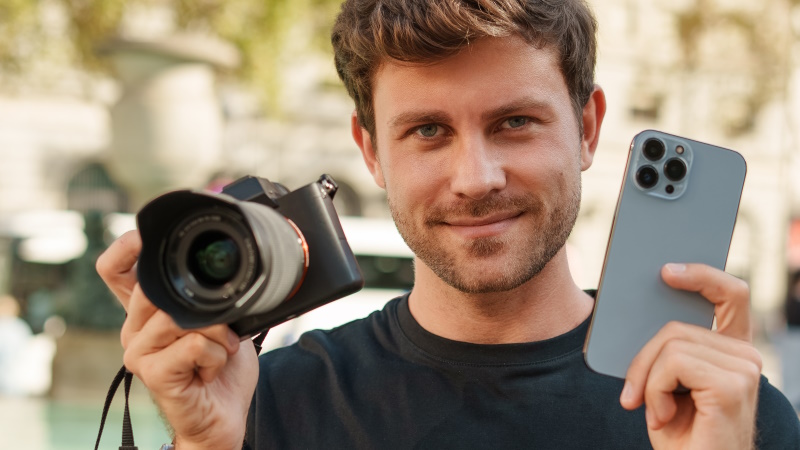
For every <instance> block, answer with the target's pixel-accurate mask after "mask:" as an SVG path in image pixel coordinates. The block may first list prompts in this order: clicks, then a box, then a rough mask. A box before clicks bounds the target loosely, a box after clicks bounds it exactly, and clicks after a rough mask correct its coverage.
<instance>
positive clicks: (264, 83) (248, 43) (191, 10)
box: [0, 0, 341, 98]
mask: <svg viewBox="0 0 800 450" xmlns="http://www.w3.org/2000/svg"><path fill="white" fill-rule="evenodd" d="M340 3H341V0H2V1H0V70H3V71H6V72H15V73H20V72H24V70H25V67H26V65H27V63H28V62H29V61H31V59H32V58H37V57H40V56H41V54H42V53H45V52H44V50H46V47H47V46H48V45H53V44H55V43H56V42H57V43H59V44H63V40H64V38H67V40H68V42H69V43H70V45H71V47H72V50H73V51H72V52H71V54H72V59H73V61H72V62H73V63H74V64H75V66H76V67H79V68H83V69H86V70H90V71H101V72H102V71H108V70H109V65H108V62H107V61H106V60H104V59H103V58H102V57H101V56H99V55H98V53H97V48H98V47H99V46H101V45H102V44H103V42H105V41H107V40H109V39H110V38H112V37H115V36H116V35H117V33H118V32H119V28H120V24H121V22H122V20H123V18H124V16H125V14H126V11H128V10H129V9H131V8H134V7H139V8H147V7H152V8H166V9H168V10H171V11H172V13H173V16H174V21H175V23H174V25H175V28H176V30H179V31H197V32H206V33H210V34H213V35H216V36H218V37H220V38H222V39H224V40H227V41H229V42H230V43H232V44H233V45H235V46H236V47H237V48H238V49H239V51H240V52H241V55H242V65H241V67H239V68H238V69H237V70H236V72H235V73H234V74H233V75H234V76H236V77H238V78H240V79H241V80H243V81H245V82H247V83H250V84H251V85H252V86H254V87H255V88H256V89H257V90H260V91H262V92H263V93H264V94H265V97H268V98H269V97H274V95H273V94H274V93H275V92H276V90H277V87H278V84H279V77H278V74H279V73H280V68H281V66H282V65H283V64H285V63H286V61H287V60H289V59H290V58H292V56H293V55H295V54H297V52H302V51H308V50H316V51H329V48H330V43H329V36H330V27H331V25H332V23H333V20H334V18H335V15H336V13H337V12H338V10H339V5H340ZM48 14H49V15H52V14H55V15H61V16H65V17H66V20H67V27H66V33H67V36H54V35H53V34H52V33H50V32H49V30H48V28H47V26H46V25H45V24H44V23H45V22H46V20H45V17H46V16H48Z"/></svg>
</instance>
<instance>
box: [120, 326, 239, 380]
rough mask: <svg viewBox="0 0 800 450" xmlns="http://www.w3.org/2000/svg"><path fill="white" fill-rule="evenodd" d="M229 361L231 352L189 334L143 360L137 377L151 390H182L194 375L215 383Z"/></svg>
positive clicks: (210, 341) (197, 334)
mask: <svg viewBox="0 0 800 450" xmlns="http://www.w3.org/2000/svg"><path fill="white" fill-rule="evenodd" d="M227 362H228V352H227V351H226V349H225V348H224V347H222V346H220V345H219V344H217V343H216V342H214V341H212V340H210V339H208V338H206V337H205V336H203V335H202V334H200V333H195V332H190V333H188V334H186V335H184V336H182V337H181V338H179V339H178V340H176V341H175V342H174V343H173V344H172V345H170V346H169V347H166V348H164V349H163V350H162V351H159V352H158V353H154V354H151V355H148V356H147V357H144V358H142V359H141V360H140V362H139V364H138V365H137V368H138V372H137V375H138V376H139V378H141V379H142V381H143V382H144V383H145V385H147V387H148V388H149V389H150V390H151V391H154V392H165V391H168V390H170V389H173V388H180V389H181V390H182V389H183V387H185V386H186V384H187V382H188V381H189V380H191V379H192V378H194V377H195V375H198V376H199V377H200V378H201V379H202V380H203V381H204V382H206V383H208V382H211V381H213V380H214V379H215V378H216V377H217V375H218V374H219V372H220V371H221V370H222V369H223V368H224V367H225V365H226V364H227ZM126 364H127V363H126Z"/></svg>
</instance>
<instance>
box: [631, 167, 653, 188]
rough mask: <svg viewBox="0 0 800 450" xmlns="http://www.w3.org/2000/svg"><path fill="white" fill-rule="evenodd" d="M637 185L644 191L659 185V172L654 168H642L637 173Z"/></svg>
mask: <svg viewBox="0 0 800 450" xmlns="http://www.w3.org/2000/svg"><path fill="white" fill-rule="evenodd" d="M636 183H637V184H639V186H641V188H642V189H650V188H652V187H653V186H655V185H656V184H658V172H657V171H656V169H655V168H654V167H653V166H642V167H640V168H639V170H637V171H636Z"/></svg>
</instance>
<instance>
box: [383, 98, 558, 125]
mask: <svg viewBox="0 0 800 450" xmlns="http://www.w3.org/2000/svg"><path fill="white" fill-rule="evenodd" d="M532 109H536V110H542V111H545V112H547V113H548V114H549V113H550V112H551V111H552V110H553V107H552V105H551V104H550V103H548V102H546V101H542V100H537V99H534V98H531V97H523V98H520V99H517V100H514V101H512V102H511V103H508V104H505V105H502V106H499V107H497V108H494V109H492V110H489V111H486V112H484V113H483V114H481V120H483V121H488V120H492V119H496V118H499V117H503V116H507V115H509V114H513V113H515V112H518V111H524V110H532ZM449 121H450V116H449V115H448V114H447V113H446V112H444V111H442V110H419V111H407V112H403V113H400V114H398V115H396V116H394V117H393V118H392V119H391V120H390V121H389V127H390V128H394V127H399V126H403V125H407V124H411V123H447V122H449Z"/></svg>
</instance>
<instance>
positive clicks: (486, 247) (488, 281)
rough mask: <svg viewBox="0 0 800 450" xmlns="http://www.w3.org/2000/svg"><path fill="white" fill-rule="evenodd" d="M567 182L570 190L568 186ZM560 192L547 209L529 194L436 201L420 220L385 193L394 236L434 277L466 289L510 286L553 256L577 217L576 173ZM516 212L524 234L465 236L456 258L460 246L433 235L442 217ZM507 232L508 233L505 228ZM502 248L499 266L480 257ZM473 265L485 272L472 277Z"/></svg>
mask: <svg viewBox="0 0 800 450" xmlns="http://www.w3.org/2000/svg"><path fill="white" fill-rule="evenodd" d="M570 187H571V189H570ZM570 187H567V188H566V189H564V190H563V191H562V192H563V193H564V195H562V196H561V197H562V198H559V199H557V201H556V202H555V203H554V208H553V209H552V210H549V211H547V208H545V202H544V201H542V199H541V198H540V197H538V196H536V195H535V194H533V193H528V194H526V195H522V196H514V197H504V196H500V195H495V196H492V197H487V198H486V199H481V200H478V201H470V202H465V203H458V204H453V205H447V206H437V207H434V208H432V209H431V210H430V211H428V212H426V216H425V218H424V220H423V223H422V224H421V225H416V224H414V222H413V221H412V218H411V217H410V216H409V215H408V213H407V212H406V211H404V210H401V208H399V207H397V205H395V204H394V202H393V201H392V197H391V195H389V196H388V198H389V201H388V203H389V211H390V212H391V214H392V218H393V219H394V221H395V224H396V225H397V229H398V231H399V232H400V235H401V236H402V237H403V239H404V240H405V242H406V244H407V245H408V246H409V248H411V250H412V251H413V252H414V254H415V255H416V256H417V257H418V258H419V259H420V260H421V261H422V262H423V263H425V265H427V266H428V267H429V268H430V269H431V270H432V271H433V273H434V274H436V276H438V277H439V278H440V279H442V280H443V281H444V282H445V283H447V284H448V285H450V286H452V287H453V288H455V289H457V290H459V291H461V292H464V293H467V294H483V293H492V292H504V291H510V290H512V289H515V288H517V287H519V286H521V285H522V284H524V283H526V282H528V281H529V280H531V279H532V278H534V277H535V276H536V275H538V274H539V273H540V272H541V271H542V270H543V269H544V268H545V266H547V264H548V263H549V262H550V261H551V260H552V259H553V257H555V255H556V254H557V253H558V252H559V251H560V250H561V248H563V247H564V244H566V242H567V238H568V237H569V235H570V232H571V231H572V228H573V227H574V225H575V221H576V220H577V217H578V210H579V208H580V199H581V184H580V177H578V179H577V183H576V185H575V186H570ZM517 210H518V211H522V212H523V216H522V217H520V219H519V220H526V221H528V222H529V223H533V224H534V226H533V227H530V226H528V227H527V228H528V229H527V230H525V233H517V234H516V235H513V236H502V237H498V236H490V237H481V238H476V239H472V240H470V241H469V242H468V243H467V244H466V245H465V246H464V247H463V249H462V250H461V252H463V253H466V257H459V256H458V253H459V250H460V249H451V248H448V247H447V245H446V244H444V243H443V241H442V240H439V239H437V237H436V233H435V230H436V228H437V227H442V226H445V225H443V224H442V222H443V221H444V220H445V219H446V218H448V217H465V216H471V217H482V216H486V215H488V214H491V213H493V212H497V211H503V212H507V211H517ZM507 234H508V233H507ZM503 252H505V253H506V255H505V257H504V258H502V259H501V263H500V265H501V266H502V267H496V266H495V267H490V266H488V264H492V263H490V262H488V261H484V262H482V261H480V260H481V259H485V258H489V257H492V256H497V255H499V254H501V253H503ZM471 264H473V265H477V269H480V268H481V266H482V265H483V264H487V265H486V266H484V267H483V268H484V269H485V270H479V272H480V273H482V274H483V275H486V274H488V273H494V275H492V276H484V277H480V276H475V273H471V272H474V271H475V270H477V269H475V268H473V270H472V271H470V268H469V265H471Z"/></svg>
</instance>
